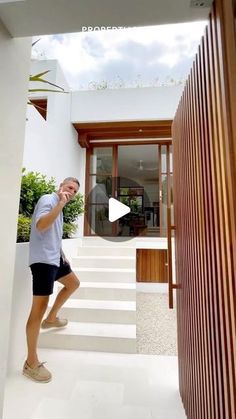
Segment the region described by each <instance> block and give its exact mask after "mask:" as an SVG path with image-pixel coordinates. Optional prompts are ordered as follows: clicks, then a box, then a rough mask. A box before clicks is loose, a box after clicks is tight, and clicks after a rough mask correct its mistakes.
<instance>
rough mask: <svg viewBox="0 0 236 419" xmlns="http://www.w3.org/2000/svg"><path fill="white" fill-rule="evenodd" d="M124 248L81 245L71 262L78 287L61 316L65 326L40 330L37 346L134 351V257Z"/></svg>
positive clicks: (86, 241) (124, 245)
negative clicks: (66, 321) (77, 278)
mask: <svg viewBox="0 0 236 419" xmlns="http://www.w3.org/2000/svg"><path fill="white" fill-rule="evenodd" d="M128 243H129V242H124V243H122V242H117V243H112V242H110V243H109V242H107V241H104V240H103V239H100V238H92V239H91V238H85V239H84V240H83V243H82V246H81V247H79V248H78V255H77V256H75V257H72V258H71V265H72V268H73V270H74V272H75V273H76V274H77V275H78V277H79V279H80V288H79V289H78V290H77V291H76V292H75V293H74V294H73V296H72V298H70V299H69V300H68V301H67V302H66V303H65V305H64V306H63V308H62V309H61V311H60V313H59V315H60V316H61V317H65V318H67V319H68V320H69V323H68V325H67V327H65V328H62V329H57V328H54V329H48V330H42V331H41V333H40V337H39V346H40V347H43V348H60V349H74V350H88V351H102V352H119V353H135V352H136V255H135V248H134V247H133V246H132V245H130V246H128ZM67 256H69V255H67ZM59 288H60V285H59ZM54 299H55V296H54V297H52V298H51V299H50V306H51V305H52V304H53V301H54Z"/></svg>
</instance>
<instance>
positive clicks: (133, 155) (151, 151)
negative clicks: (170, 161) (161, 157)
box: [118, 144, 158, 183]
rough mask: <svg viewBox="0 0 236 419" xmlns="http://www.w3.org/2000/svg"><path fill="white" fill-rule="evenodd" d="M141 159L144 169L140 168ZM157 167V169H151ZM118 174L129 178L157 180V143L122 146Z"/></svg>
mask: <svg viewBox="0 0 236 419" xmlns="http://www.w3.org/2000/svg"><path fill="white" fill-rule="evenodd" d="M140 160H142V164H141V166H142V167H143V170H140ZM149 169H155V170H149ZM118 175H119V176H122V177H124V178H128V179H139V181H140V180H143V181H146V182H151V183H153V182H157V179H158V147H157V145H154V144H153V145H136V146H122V147H119V148H118Z"/></svg>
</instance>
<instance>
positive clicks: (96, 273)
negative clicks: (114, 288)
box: [73, 267, 136, 283]
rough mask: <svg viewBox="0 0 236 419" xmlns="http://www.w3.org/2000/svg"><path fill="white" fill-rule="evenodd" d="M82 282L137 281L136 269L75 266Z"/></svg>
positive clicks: (75, 270) (74, 269)
mask: <svg viewBox="0 0 236 419" xmlns="http://www.w3.org/2000/svg"><path fill="white" fill-rule="evenodd" d="M73 271H74V272H75V274H77V275H78V278H79V280H80V281H81V282H87V281H88V282H109V283H112V282H132V283H135V282H136V271H135V269H126V268H122V269H117V268H81V267H79V268H73Z"/></svg>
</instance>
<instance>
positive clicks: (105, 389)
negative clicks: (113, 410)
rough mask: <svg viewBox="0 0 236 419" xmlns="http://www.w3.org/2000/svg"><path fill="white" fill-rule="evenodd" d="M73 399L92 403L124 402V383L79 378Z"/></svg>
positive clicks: (120, 403)
mask: <svg viewBox="0 0 236 419" xmlns="http://www.w3.org/2000/svg"><path fill="white" fill-rule="evenodd" d="M71 399H72V400H80V401H81V400H84V401H86V402H89V403H90V404H99V403H106V402H107V403H108V404H110V403H112V404H119V405H122V404H123V399H124V385H123V384H121V383H114V382H108V383H107V382H105V381H91V380H90V381H85V380H79V381H78V382H77V384H76V386H75V389H74V390H73V393H72V395H71Z"/></svg>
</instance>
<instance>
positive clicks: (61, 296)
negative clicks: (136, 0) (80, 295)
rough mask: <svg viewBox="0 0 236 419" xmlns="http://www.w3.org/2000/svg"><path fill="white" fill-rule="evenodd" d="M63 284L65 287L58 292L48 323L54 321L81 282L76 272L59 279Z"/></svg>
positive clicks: (47, 319) (48, 316)
mask: <svg viewBox="0 0 236 419" xmlns="http://www.w3.org/2000/svg"><path fill="white" fill-rule="evenodd" d="M58 282H60V283H61V284H63V285H64V288H62V289H61V291H60V292H59V293H58V295H57V298H56V300H55V302H54V304H53V306H52V308H51V310H50V312H49V313H48V315H47V318H46V321H47V322H48V323H50V322H52V323H53V322H54V321H55V320H56V317H57V313H58V311H59V310H60V308H61V307H62V306H63V304H64V303H65V302H66V301H67V300H68V298H69V297H70V296H71V294H73V292H75V290H76V289H77V288H78V287H79V285H80V282H79V280H78V278H77V276H76V275H75V274H74V272H71V273H69V274H68V275H65V276H63V277H62V278H60V279H59V280H58Z"/></svg>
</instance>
